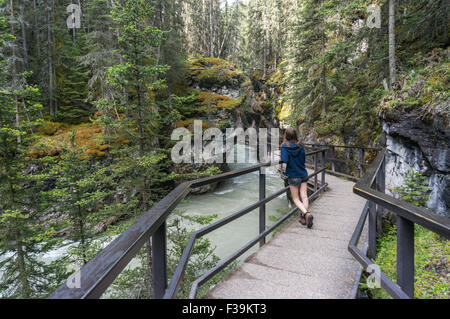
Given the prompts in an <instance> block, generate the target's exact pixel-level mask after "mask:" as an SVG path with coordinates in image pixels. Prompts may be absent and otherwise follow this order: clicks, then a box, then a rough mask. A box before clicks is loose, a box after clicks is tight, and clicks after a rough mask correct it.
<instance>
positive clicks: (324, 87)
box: [321, 21, 327, 115]
mask: <svg viewBox="0 0 450 319" xmlns="http://www.w3.org/2000/svg"><path fill="white" fill-rule="evenodd" d="M323 23H324V25H323V29H322V54H324V53H325V21H323ZM321 78H322V114H323V115H325V113H326V112H327V78H326V62H325V61H324V62H323V63H322V74H321Z"/></svg>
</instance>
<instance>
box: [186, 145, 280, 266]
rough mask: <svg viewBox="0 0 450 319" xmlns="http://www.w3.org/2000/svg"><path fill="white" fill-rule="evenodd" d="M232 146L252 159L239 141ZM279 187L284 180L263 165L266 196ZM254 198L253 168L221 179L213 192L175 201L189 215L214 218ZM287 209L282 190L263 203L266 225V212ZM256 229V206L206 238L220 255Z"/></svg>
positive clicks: (256, 192)
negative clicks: (281, 193) (179, 202)
mask: <svg viewBox="0 0 450 319" xmlns="http://www.w3.org/2000/svg"><path fill="white" fill-rule="evenodd" d="M236 148H237V152H244V151H248V152H249V155H250V158H252V159H253V160H255V158H256V150H254V149H250V148H249V147H248V146H243V145H238V146H236ZM249 162H250V161H249ZM252 165H255V164H254V162H253V164H250V163H247V164H229V168H230V169H231V170H235V169H240V168H243V167H248V166H252ZM283 187H284V183H283V181H282V180H281V178H280V175H279V173H278V172H276V171H275V170H274V169H272V168H269V169H267V175H266V196H268V195H271V194H273V193H275V192H277V191H279V190H280V189H282V188H283ZM258 201H259V172H258V171H256V172H253V173H250V174H247V175H243V176H239V177H236V178H233V179H230V180H227V181H225V182H223V183H221V184H220V185H219V186H218V187H217V188H216V189H215V190H214V191H213V192H210V193H207V194H203V195H191V196H188V197H187V201H186V202H182V203H181V204H180V205H178V207H177V209H179V210H182V211H185V212H186V214H189V215H197V216H207V215H211V214H217V215H218V219H216V220H219V219H222V218H224V217H226V216H229V215H231V214H233V213H236V212H237V211H239V210H242V209H243V208H245V207H247V206H249V205H251V204H253V203H255V202H258ZM287 210H288V202H287V198H286V194H283V195H282V196H280V197H279V198H276V199H274V200H273V201H271V202H269V203H268V204H267V205H266V226H270V225H272V224H274V223H275V221H274V219H273V218H270V216H274V217H275V218H278V217H281V216H282V215H284V214H285V213H286V212H287ZM198 228H199V227H198ZM258 231H259V210H258V209H256V210H254V211H252V212H250V213H249V214H247V215H246V216H243V217H240V218H238V219H237V220H234V221H233V222H231V223H230V224H228V225H225V226H223V227H221V228H219V229H216V230H215V231H213V232H212V233H210V234H208V235H207V236H206V238H208V239H210V241H211V243H212V245H213V246H215V247H216V250H215V253H216V255H217V256H219V257H220V258H221V259H222V258H225V257H227V256H229V255H230V254H231V253H233V252H234V251H236V250H237V249H239V248H241V247H242V246H243V245H244V244H246V243H247V242H249V241H250V240H251V239H253V238H255V237H256V236H257V235H258ZM255 247H256V248H254V249H253V250H250V251H249V252H248V253H247V254H245V255H243V256H241V258H240V260H242V259H243V258H245V257H246V256H248V255H249V254H251V253H252V252H253V251H254V250H255V249H257V246H255Z"/></svg>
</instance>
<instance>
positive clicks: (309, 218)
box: [305, 212, 314, 229]
mask: <svg viewBox="0 0 450 319" xmlns="http://www.w3.org/2000/svg"><path fill="white" fill-rule="evenodd" d="M305 219H306V224H307V227H308V228H309V229H311V228H312V226H313V219H314V216H313V215H311V213H310V212H307V213H306V214H305Z"/></svg>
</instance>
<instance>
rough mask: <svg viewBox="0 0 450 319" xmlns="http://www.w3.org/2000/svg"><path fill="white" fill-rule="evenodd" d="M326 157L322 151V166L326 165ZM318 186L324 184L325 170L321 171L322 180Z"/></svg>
mask: <svg viewBox="0 0 450 319" xmlns="http://www.w3.org/2000/svg"><path fill="white" fill-rule="evenodd" d="M326 158H327V154H326V151H323V152H322V168H325V167H326ZM320 183H321V184H320V187H322V186H323V185H325V171H323V172H322V180H321V182H320Z"/></svg>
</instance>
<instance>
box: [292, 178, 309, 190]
mask: <svg viewBox="0 0 450 319" xmlns="http://www.w3.org/2000/svg"><path fill="white" fill-rule="evenodd" d="M308 180H309V178H308V176H305V177H299V178H289V179H288V183H289V185H291V186H297V187H299V186H300V185H301V184H303V183H307V182H308Z"/></svg>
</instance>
